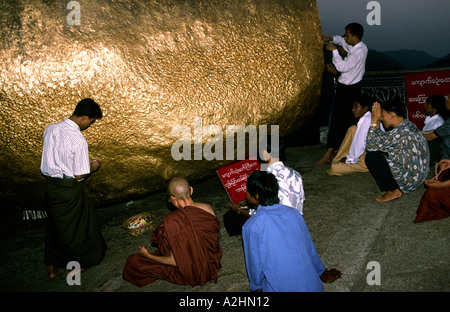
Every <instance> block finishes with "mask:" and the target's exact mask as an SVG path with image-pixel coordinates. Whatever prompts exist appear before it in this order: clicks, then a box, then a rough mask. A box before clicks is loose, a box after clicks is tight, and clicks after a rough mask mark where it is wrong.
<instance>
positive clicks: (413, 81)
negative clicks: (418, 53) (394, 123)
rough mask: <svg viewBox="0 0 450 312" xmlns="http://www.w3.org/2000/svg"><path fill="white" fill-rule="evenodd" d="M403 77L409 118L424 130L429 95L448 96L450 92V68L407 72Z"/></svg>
mask: <svg viewBox="0 0 450 312" xmlns="http://www.w3.org/2000/svg"><path fill="white" fill-rule="evenodd" d="M403 78H404V81H405V98H406V106H407V108H408V119H409V120H410V121H411V122H413V123H414V124H415V125H416V126H417V127H418V128H419V130H422V129H423V125H424V122H425V118H426V116H425V113H424V105H425V101H426V99H427V97H429V96H430V95H434V94H437V95H442V96H445V97H446V98H447V96H448V94H450V70H439V71H429V72H422V73H411V74H405V75H404V76H403Z"/></svg>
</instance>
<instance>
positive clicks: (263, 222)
mask: <svg viewBox="0 0 450 312" xmlns="http://www.w3.org/2000/svg"><path fill="white" fill-rule="evenodd" d="M247 200H248V202H249V203H251V204H254V205H257V206H258V209H257V212H256V213H255V214H254V215H253V216H252V217H251V218H250V219H248V220H247V222H246V223H245V224H244V226H243V228H242V239H243V243H244V252H245V263H246V266H247V273H248V277H249V280H250V289H251V290H252V291H277V292H285V291H286V292H287V291H289V292H291V291H314V292H318V291H323V287H322V281H323V282H333V281H334V280H336V279H337V278H339V277H340V276H341V273H340V272H339V271H337V270H335V269H332V270H326V269H325V266H324V265H323V263H322V261H321V260H320V258H319V255H318V254H317V251H316V248H315V246H314V243H313V242H312V240H311V236H310V234H309V231H308V228H307V227H306V224H305V221H304V220H303V217H302V215H301V213H300V212H299V211H298V210H296V209H292V208H291V207H288V206H284V205H281V204H279V198H278V182H277V179H276V178H275V176H274V175H273V174H271V173H268V172H265V171H254V172H253V173H252V174H251V175H250V176H249V177H248V179H247Z"/></svg>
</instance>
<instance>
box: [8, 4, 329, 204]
mask: <svg viewBox="0 0 450 312" xmlns="http://www.w3.org/2000/svg"><path fill="white" fill-rule="evenodd" d="M0 14H1V19H0V23H1V28H0V33H1V45H2V46H1V50H0V62H1V64H2V65H1V70H0V75H1V91H0V105H1V108H0V116H1V119H0V125H1V128H0V129H1V130H0V136H1V141H0V147H1V154H0V165H1V169H2V170H1V172H0V184H1V200H2V201H3V202H5V201H8V202H10V203H14V204H15V205H18V206H22V207H25V206H30V205H32V206H34V207H36V206H39V205H41V204H42V202H43V185H44V179H43V178H42V176H41V174H40V170H39V167H40V160H41V154H42V135H43V131H44V129H45V128H46V127H47V126H48V125H49V124H50V123H54V122H59V121H62V120H63V119H64V118H67V117H69V116H70V115H71V114H72V112H73V110H74V108H75V105H76V104H77V103H78V101H80V100H81V99H83V98H87V97H90V98H93V99H94V100H95V101H96V102H98V103H99V104H100V106H101V108H102V110H103V112H104V118H103V119H101V120H99V121H97V123H95V125H94V126H92V127H91V128H89V129H88V130H86V131H84V132H83V134H84V135H85V137H86V139H87V141H88V143H89V150H90V153H91V157H92V158H95V159H98V160H99V161H100V162H101V164H102V166H101V168H100V170H99V171H98V172H97V173H95V174H93V175H92V176H91V177H90V178H89V179H88V180H87V181H86V182H85V184H86V186H87V191H88V192H89V193H90V194H91V195H90V197H91V198H93V199H94V201H95V202H96V204H97V205H108V204H112V203H114V202H119V201H125V200H128V199H132V198H135V197H138V196H144V195H146V194H149V193H151V192H153V191H158V190H162V189H164V188H165V187H166V181H167V180H168V179H170V178H171V177H173V176H175V175H180V176H185V177H187V178H188V179H190V180H198V179H201V178H204V177H207V176H211V175H212V174H215V169H217V168H219V167H221V166H224V165H225V164H227V163H230V160H229V159H228V160H218V159H216V160H205V159H203V160H193V159H191V160H189V159H187V160H186V159H184V160H179V161H177V160H174V159H173V157H172V154H171V147H172V146H173V144H174V142H176V141H177V140H179V139H180V137H176V136H175V137H174V136H173V135H172V130H173V129H174V127H176V126H177V125H185V126H187V127H188V128H189V129H191V130H192V131H193V129H194V122H195V119H196V118H197V120H198V118H200V119H201V122H202V125H203V130H204V129H205V127H206V126H208V125H215V126H218V127H220V128H221V129H223V131H224V132H225V128H226V126H227V125H243V126H244V127H246V126H248V125H255V126H260V125H279V131H280V135H281V136H283V135H285V134H288V133H290V132H292V131H294V130H296V129H299V128H301V127H302V126H304V125H305V124H306V123H307V122H308V118H310V117H311V116H312V114H313V112H314V109H315V108H316V106H317V104H318V103H319V97H320V86H321V77H322V72H323V50H322V42H321V26H320V25H321V24H320V17H319V11H318V7H317V4H316V2H315V1H314V0H302V1H295V0H292V1H290V0H245V1H242V0H185V1H169V0H155V1H144V0H141V1H131V0H130V1H127V0H93V1H88V0H78V1H63V0H60V1H41V0H22V1H4V2H3V5H2V7H1V8H0ZM201 140H202V142H203V144H205V142H207V141H208V138H207V137H204V136H203V137H202V138H201ZM191 143H192V144H193V141H192V142H191Z"/></svg>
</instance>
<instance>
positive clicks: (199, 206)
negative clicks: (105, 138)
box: [122, 177, 222, 286]
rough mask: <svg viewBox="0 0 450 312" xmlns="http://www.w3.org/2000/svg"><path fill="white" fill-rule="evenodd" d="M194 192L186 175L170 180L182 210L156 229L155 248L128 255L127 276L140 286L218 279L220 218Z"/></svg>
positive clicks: (170, 193) (169, 189)
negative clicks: (199, 200)
mask: <svg viewBox="0 0 450 312" xmlns="http://www.w3.org/2000/svg"><path fill="white" fill-rule="evenodd" d="M192 192H193V189H192V187H191V186H190V185H189V183H188V181H187V180H186V179H184V178H178V177H177V178H173V179H172V180H170V182H169V185H168V186H167V195H168V199H169V201H170V202H171V203H172V204H173V205H174V206H175V207H176V208H178V210H175V211H173V212H171V213H169V214H168V215H167V216H165V217H164V220H163V222H162V223H161V224H160V225H159V226H158V227H157V228H156V229H155V231H154V232H153V236H152V242H153V243H156V244H157V245H158V249H157V250H156V251H155V252H153V253H151V254H150V253H149V252H148V251H147V249H146V248H145V247H144V246H139V249H138V254H134V255H131V256H130V257H128V259H127V262H126V263H125V267H124V269H123V273H122V276H123V278H124V279H126V280H127V281H129V282H131V283H133V284H135V285H137V286H144V285H147V284H149V283H151V282H153V281H155V280H157V279H164V280H167V281H169V282H172V283H175V284H189V285H191V286H196V285H203V284H204V283H206V282H208V281H210V280H211V279H213V280H214V281H217V272H218V271H219V270H220V268H221V264H220V259H221V257H222V249H221V246H220V244H219V221H218V220H217V218H216V215H215V213H214V211H213V210H212V208H211V206H210V205H208V204H203V203H196V202H194V201H193V200H192V198H191V195H192Z"/></svg>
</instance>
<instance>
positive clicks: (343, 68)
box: [333, 36, 368, 85]
mask: <svg viewBox="0 0 450 312" xmlns="http://www.w3.org/2000/svg"><path fill="white" fill-rule="evenodd" d="M333 42H334V43H337V44H339V45H340V46H342V47H343V48H344V50H345V51H347V53H348V55H347V57H346V58H345V59H343V58H342V57H341V56H340V55H339V51H338V50H333V64H334V66H336V69H337V71H338V72H340V73H341V75H340V76H339V78H338V81H339V82H340V83H342V84H345V85H353V84H356V83H358V82H360V81H361V80H362V78H363V76H364V73H365V72H366V59H367V53H368V49H367V46H366V45H365V44H364V43H363V42H362V41H361V42H359V43H358V44H357V45H355V46H351V45H349V44H347V43H346V42H345V40H344V38H343V37H341V36H334V37H333Z"/></svg>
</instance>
